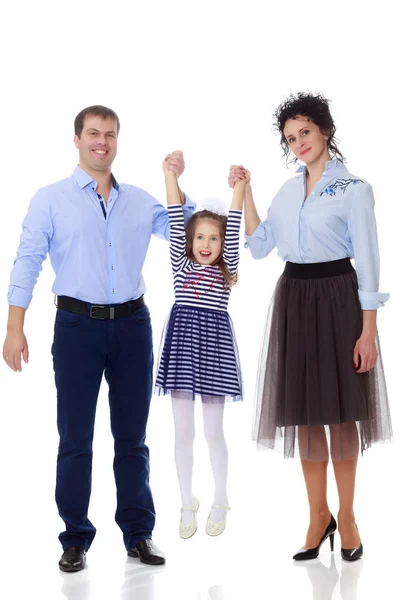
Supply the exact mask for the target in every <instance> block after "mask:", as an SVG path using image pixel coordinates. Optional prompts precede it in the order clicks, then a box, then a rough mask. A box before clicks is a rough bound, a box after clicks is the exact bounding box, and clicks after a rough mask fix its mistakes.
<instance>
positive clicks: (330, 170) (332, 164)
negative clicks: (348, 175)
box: [296, 158, 347, 175]
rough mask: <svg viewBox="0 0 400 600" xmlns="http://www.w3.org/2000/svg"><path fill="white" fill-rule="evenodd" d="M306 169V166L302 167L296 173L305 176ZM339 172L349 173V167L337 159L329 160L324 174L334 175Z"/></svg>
mask: <svg viewBox="0 0 400 600" xmlns="http://www.w3.org/2000/svg"><path fill="white" fill-rule="evenodd" d="M306 169H307V167H306V166H305V165H302V166H301V167H299V168H298V169H297V171H296V173H302V174H304V173H305V172H306ZM337 171H347V167H346V165H345V164H344V163H343V161H342V160H339V159H336V158H334V159H332V160H327V161H326V163H325V170H324V173H323V174H324V175H325V174H329V175H334V174H335V173H336V172H337Z"/></svg>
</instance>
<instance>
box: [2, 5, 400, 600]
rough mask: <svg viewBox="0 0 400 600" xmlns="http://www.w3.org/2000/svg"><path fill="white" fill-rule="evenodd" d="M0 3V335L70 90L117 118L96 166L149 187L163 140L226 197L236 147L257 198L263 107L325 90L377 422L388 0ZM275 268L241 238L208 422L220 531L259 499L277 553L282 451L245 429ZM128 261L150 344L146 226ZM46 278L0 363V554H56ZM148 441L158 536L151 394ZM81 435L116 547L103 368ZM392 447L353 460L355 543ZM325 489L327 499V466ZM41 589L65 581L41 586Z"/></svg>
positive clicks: (164, 476) (392, 245)
mask: <svg viewBox="0 0 400 600" xmlns="http://www.w3.org/2000/svg"><path fill="white" fill-rule="evenodd" d="M0 20H1V22H2V25H3V32H2V39H1V40H0V50H1V56H2V64H1V82H2V93H1V100H0V102H1V124H2V127H1V144H0V154H1V165H2V205H1V211H2V212H1V214H2V219H1V236H0V257H1V263H0V291H1V294H0V314H1V322H2V323H3V327H2V332H3V335H4V334H5V325H6V318H7V310H8V307H7V301H6V292H7V287H8V277H9V272H10V269H11V266H12V263H13V260H14V257H15V252H16V249H17V245H18V240H19V235H20V229H21V221H22V219H23V216H24V215H25V213H26V210H27V207H28V203H29V201H30V198H31V197H32V195H33V194H34V193H35V191H36V190H37V189H38V188H39V187H41V186H43V185H47V184H49V183H51V182H54V181H57V180H58V179H61V178H63V177H66V176H68V175H70V174H71V173H72V171H73V169H74V167H75V164H76V161H77V154H76V150H75V148H74V145H73V120H74V117H75V115H76V114H77V113H78V112H79V111H80V110H81V109H82V108H84V107H85V106H88V105H90V104H104V105H106V106H109V107H111V108H113V109H114V110H115V111H116V112H117V113H118V115H119V117H120V120H121V133H120V138H119V150H118V156H117V159H116V161H115V164H114V173H115V175H116V177H117V179H118V180H119V181H120V182H128V183H133V184H135V185H138V186H141V187H143V188H145V189H146V190H147V191H149V192H150V193H152V194H153V195H154V196H155V197H156V198H158V199H159V200H160V201H162V202H165V200H164V189H163V176H162V171H161V166H160V163H161V160H162V159H163V157H164V155H165V154H166V153H167V152H170V151H172V150H174V149H182V150H183V151H184V153H185V159H186V165H187V166H186V171H185V173H184V175H183V176H182V178H181V186H182V188H183V189H184V190H185V192H187V193H188V194H189V196H190V197H191V198H192V199H193V200H195V201H196V202H201V200H202V199H203V198H204V197H205V196H208V195H217V196H220V197H222V198H224V199H225V200H226V202H227V204H228V203H229V202H230V198H231V193H230V190H229V188H228V186H227V183H226V180H227V175H228V169H229V165H230V164H231V163H238V162H241V163H243V164H245V165H246V167H248V168H249V169H250V170H251V171H252V178H253V189H254V195H255V199H256V203H257V206H258V208H259V212H260V215H262V216H265V214H266V211H267V207H268V205H269V203H270V200H271V199H272V196H273V194H274V193H275V192H276V190H277V189H278V187H279V186H280V185H281V184H282V182H283V181H284V180H285V179H286V178H287V177H289V176H290V175H291V171H290V170H288V169H287V168H286V167H285V165H284V163H283V161H282V160H281V149H280V147H279V140H278V137H277V135H275V134H274V133H273V132H272V112H273V110H274V109H275V108H276V106H277V105H278V104H279V102H280V101H281V100H282V99H283V98H284V97H285V96H286V95H287V94H288V93H289V92H290V91H294V92H297V91H300V90H310V91H322V92H323V93H324V94H325V95H326V96H327V97H328V98H330V99H332V105H331V108H332V113H333V116H334V118H335V120H336V124H337V129H338V132H337V135H338V138H339V140H340V148H341V150H342V152H343V154H344V155H345V156H346V158H347V159H348V164H349V168H350V170H351V171H352V172H353V173H355V174H356V175H359V176H360V177H362V178H363V179H366V180H367V181H369V182H370V183H371V184H372V185H373V188H374V192H375V198H376V216H377V221H378V229H379V240H380V251H381V286H380V289H381V291H383V292H390V293H391V300H390V301H389V302H388V304H387V306H386V307H385V308H384V309H381V310H380V311H379V329H380V337H381V344H382V348H383V359H384V364H385V368H386V376H387V385H388V390H389V397H390V400H391V407H392V416H393V423H394V430H395V433H396V431H397V429H398V422H399V407H398V401H397V399H398V387H397V385H396V379H395V378H396V376H397V369H398V339H399V327H398V319H397V314H398V310H399V304H398V303H399V278H398V267H396V263H397V240H398V215H399V209H398V201H399V196H398V186H397V184H396V180H395V176H396V167H397V156H396V152H397V149H398V147H397V139H398V133H397V129H398V122H397V121H398V97H397V95H396V92H397V79H398V75H397V73H398V58H399V46H398V32H397V21H396V19H395V18H394V8H392V3H391V2H390V1H383V2H380V3H379V5H377V4H376V3H366V2H343V1H341V0H340V1H337V2H335V3H332V4H324V3H321V2H319V1H315V2H314V1H312V2H303V3H298V2H292V1H288V2H285V3H282V4H280V3H275V4H274V5H273V6H270V5H268V4H267V3H265V2H262V1H260V2H256V1H253V0H247V1H246V3H241V2H237V1H236V0H231V1H230V2H227V1H218V0H214V2H212V1H210V0H203V1H202V2H193V1H191V0H187V1H186V2H185V1H182V0H178V1H175V2H174V1H172V2H161V1H160V2H157V1H153V0H147V1H146V2H121V1H119V0H114V2H112V3H110V2H107V3H106V2H103V1H101V0H99V1H97V2H92V1H84V0H81V1H80V2H78V1H76V0H70V1H69V2H68V3H63V4H61V3H58V2H50V1H49V2H46V1H44V0H38V1H37V2H27V1H25V2H20V3H18V4H17V3H15V4H11V3H8V5H7V6H3V7H2V9H1V15H0ZM282 268H283V264H282V263H281V261H280V260H279V259H278V258H277V256H276V254H275V252H274V253H273V255H272V256H270V257H269V258H268V259H266V260H264V261H259V262H257V261H253V260H252V259H251V257H250V255H249V253H248V252H247V251H245V250H244V248H243V249H242V258H241V263H240V271H239V277H240V284H239V286H238V288H237V289H235V291H234V292H233V293H232V296H231V303H230V313H231V316H232V318H233V321H234V324H235V327H236V332H237V337H238V342H239V349H240V351H241V358H242V367H243V374H244V381H245V394H246V398H245V402H244V404H243V406H227V411H226V431H227V438H228V443H229V446H230V457H231V458H230V501H231V504H232V506H233V507H234V508H235V510H234V511H232V514H231V515H230V519H231V524H232V526H231V527H232V530H234V527H235V526H236V527H237V529H236V534H237V535H238V536H241V537H242V536H243V533H244V531H247V530H246V529H243V527H244V524H245V523H246V519H247V517H248V516H249V512H251V514H252V518H254V515H255V514H256V515H258V514H261V513H262V517H261V523H262V525H261V526H260V527H261V530H260V531H261V537H260V538H259V543H260V545H261V546H262V545H263V544H264V543H267V540H268V545H269V546H270V547H271V546H274V544H278V546H279V544H283V546H282V552H285V553H287V555H288V556H290V555H291V553H292V550H293V551H295V550H296V547H297V546H300V545H301V543H302V542H303V538H304V534H305V527H306V522H307V503H306V497H305V491H304V489H303V483H302V477H301V473H300V466H299V465H298V464H297V463H295V462H287V461H286V462H284V461H283V460H282V458H281V457H280V456H278V455H275V454H273V453H267V454H265V453H256V452H255V449H254V448H253V446H252V444H251V443H250V441H249V437H250V423H251V416H252V402H253V391H254V382H255V376H256V369H257V359H258V351H259V345H260V340H261V334H262V328H263V325H264V320H265V316H266V312H267V307H268V302H269V298H270V296H271V294H272V292H273V288H274V285H275V282H276V279H277V277H278V276H279V274H280V272H281V270H282ZM144 275H145V279H146V283H147V287H148V292H147V294H146V299H147V303H148V305H149V307H150V310H151V313H152V320H153V329H154V345H155V350H156V352H155V354H156V356H157V352H158V344H159V340H160V336H161V331H162V327H163V323H164V319H165V317H166V315H167V312H168V310H169V308H170V306H171V304H172V302H173V294H172V277H171V273H170V266H169V257H168V246H167V244H166V243H165V242H162V241H160V240H157V239H154V240H153V241H152V244H151V247H150V250H149V253H148V257H147V261H146V265H145V270H144ZM52 282H53V272H52V270H51V267H50V264H49V262H48V261H46V263H45V264H44V268H43V272H42V274H41V275H40V278H39V282H38V284H37V286H36V289H35V292H34V299H33V302H32V304H31V307H30V309H29V311H28V313H27V318H26V335H27V338H28V342H29V344H30V363H29V365H28V366H26V365H24V367H23V372H22V373H19V374H15V373H13V372H11V371H10V370H8V369H7V367H6V366H5V364H3V363H2V364H0V382H1V385H0V415H1V420H0V449H1V452H0V456H1V464H2V467H1V473H2V475H1V487H2V489H3V493H2V494H1V496H0V503H1V518H2V521H3V525H2V528H3V529H2V538H3V541H4V540H6V541H7V546H8V548H7V554H11V555H12V554H14V556H16V555H18V552H20V550H21V549H24V550H29V551H30V550H31V548H32V545H33V546H35V547H37V548H38V552H39V551H40V553H41V555H42V558H41V561H42V564H43V563H44V564H47V563H48V564H49V567H50V568H51V569H53V567H54V569H56V562H55V561H56V560H57V559H58V553H59V550H60V547H59V546H58V541H57V539H56V536H57V534H58V532H59V531H60V527H61V521H59V518H58V515H57V511H56V507H55V503H54V479H55V461H56V451H57V442H58V440H57V431H56V414H55V388H54V383H53V373H52V362H51V355H50V346H51V341H52V328H53V319H54V312H55V308H54V306H53V296H52V294H51V291H50V288H51V285H52ZM198 416H199V417H200V416H201V415H200V413H199V415H198ZM198 431H199V436H198V440H197V442H196V475H195V491H196V493H197V494H198V495H200V496H201V498H202V500H203V503H204V506H206V507H207V505H208V504H209V503H210V502H211V500H212V481H211V475H210V469H209V466H208V460H207V458H208V457H207V452H206V447H205V445H204V442H203V441H202V439H201V435H200V434H201V424H200V422H199V427H198ZM148 443H149V446H150V448H151V455H152V476H151V478H152V479H151V480H152V487H153V492H154V497H155V502H156V507H157V509H158V521H157V528H156V532H155V539H156V542H157V543H158V544H159V545H160V546H162V547H163V548H165V549H166V550H169V545H170V540H171V538H173V539H174V540H175V539H176V537H177V533H176V532H177V525H178V519H179V495H178V486H177V482H176V477H175V470H174V464H173V448H172V444H173V431H172V417H171V411H170V406H169V402H168V400H167V399H165V398H154V401H153V405H152V410H151V416H150V422H149V428H148ZM94 451H95V457H94V474H93V493H92V503H91V510H90V515H89V516H90V517H91V519H92V520H93V521H94V522H95V524H96V526H97V527H98V529H99V533H98V540H96V542H95V544H98V546H99V547H100V543H99V540H100V541H101V540H103V542H106V543H107V544H111V543H112V544H113V547H115V548H117V547H118V548H119V549H120V551H121V553H122V552H123V549H122V543H121V540H120V533H119V531H118V530H117V528H116V526H115V525H114V524H113V513H114V508H115V506H114V505H115V489H114V482H113V474H112V438H111V433H110V431H109V420H108V408H107V390H106V387H105V386H104V387H103V388H102V390H101V394H100V398H99V405H98V413H97V423H96V433H95V445H94ZM398 459H399V449H398V445H397V444H396V443H394V444H393V445H391V446H389V447H385V448H377V449H375V450H368V451H367V453H366V456H365V458H364V459H363V460H362V461H361V463H360V470H359V479H358V491H357V515H358V519H359V521H360V523H361V526H362V527H363V532H364V540H365V539H367V536H369V537H370V544H372V543H373V544H376V545H378V544H385V543H386V542H388V539H389V537H391V536H389V534H387V533H385V532H386V531H387V530H388V528H389V527H390V526H391V521H390V519H391V509H393V511H394V510H395V507H396V510H397V506H398V500H399V497H398V492H397V472H398V470H397V465H398ZM392 473H393V475H392ZM330 495H331V499H332V510H336V508H337V499H336V493H335V492H334V487H333V479H332V478H331V479H330ZM380 506H384V509H382V508H380ZM250 507H251V508H250ZM205 510H206V509H205ZM260 511H261V512H260ZM288 515H289V517H287V516H288ZM284 517H285V519H286V518H288V521H287V524H285V523H286V521H285V522H283V521H282V519H283V518H284ZM277 522H278V523H281V525H282V533H280V529H278V530H275V529H274V530H273V531H274V532H275V533H274V536H273V537H272V540H271V531H272V530H271V529H270V527H272V525H273V523H275V525H276V523H277ZM262 532H264V534H265V536H266V537H264V538H263V537H262ZM289 532H290V535H289ZM236 534H235V535H236ZM224 535H225V534H224ZM226 535H227V536H228V535H229V533H228V530H227V533H226ZM374 535H375V537H374ZM385 535H386V536H387V537H385ZM157 536H158V537H157ZM235 541H237V537H235ZM232 542H233V540H232ZM198 543H199V544H200V542H198ZM192 547H193V546H192ZM179 548H180V547H179ZM220 548H221V546H220ZM224 548H225V547H224ZM47 550H49V555H48V556H47V554H46V552H47ZM177 552H178V550H177ZM224 552H225V550H224ZM43 553H44V556H43ZM22 556H23V555H21V558H22ZM214 583H216V584H219V583H221V582H220V581H219V580H215V581H214ZM26 585H27V586H28V583H26ZM371 585H373V584H372V583H371V582H370V584H369V586H371ZM27 589H28V588H27ZM368 589H372V588H371V587H369V588H368ZM196 593H197V592H196ZM199 593H200V592H199ZM121 594H122V592H121ZM9 597H11V596H9ZM16 597H20V596H18V595H17V596H16ZM49 597H50V596H49ZM51 597H52V598H58V597H60V598H64V597H65V595H60V596H57V594H56V593H55V592H54V591H53V593H52V596H51ZM67 597H72V596H67ZM77 597H78V596H77ZM80 597H82V598H86V597H89V596H84V595H82V596H80ZM93 597H97V596H95V595H94V596H93ZM110 597H111V596H110ZM113 597H117V596H116V595H115V594H114V596H113ZM121 597H122V595H121ZM124 597H125V596H124ZM126 597H128V596H126ZM143 597H145V596H143ZM149 597H151V598H153V596H149ZM155 597H156V596H155V595H154V598H155ZM190 597H191V596H190ZM200 597H201V598H202V597H203V596H200V595H199V596H195V595H194V596H193V598H200ZM209 597H212V596H211V595H210V596H209ZM214 597H215V598H217V597H218V598H219V596H214ZM220 597H221V598H222V596H220ZM157 598H158V596H157ZM185 598H186V599H187V598H189V595H186V596H185Z"/></svg>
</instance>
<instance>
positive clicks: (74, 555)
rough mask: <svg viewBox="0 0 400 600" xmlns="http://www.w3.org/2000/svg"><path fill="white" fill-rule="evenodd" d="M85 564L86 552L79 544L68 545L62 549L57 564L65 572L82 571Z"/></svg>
mask: <svg viewBox="0 0 400 600" xmlns="http://www.w3.org/2000/svg"><path fill="white" fill-rule="evenodd" d="M85 565H86V552H85V551H84V549H83V548H81V547H80V546H70V547H69V548H67V549H66V550H65V551H64V554H63V555H62V557H61V558H60V561H59V563H58V566H59V567H60V569H61V571H65V573H75V571H82V569H84V568H85Z"/></svg>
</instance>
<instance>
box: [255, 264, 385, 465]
mask: <svg viewBox="0 0 400 600" xmlns="http://www.w3.org/2000/svg"><path fill="white" fill-rule="evenodd" d="M361 331H362V310H361V307H360V303H359V299H358V285H357V276H356V272H355V271H354V269H353V267H352V265H351V262H350V260H349V259H344V260H338V261H333V262H328V263H317V264H301V265H297V264H294V263H286V267H285V271H284V273H283V275H282V276H281V277H280V279H279V280H278V283H277V286H276V290H275V294H274V297H273V299H272V301H271V305H270V309H269V312H268V318H267V325H266V329H265V333H264V339H263V343H262V348H261V355H260V362H259V369H258V381H257V389H256V403H255V413H254V419H253V439H254V440H255V441H256V442H257V444H258V446H259V447H260V448H265V449H268V448H274V449H277V450H280V451H281V452H282V453H283V454H284V457H285V458H290V457H294V456H295V455H299V456H300V457H301V458H302V459H308V460H327V458H328V457H329V450H330V454H331V456H332V458H333V459H334V460H339V459H350V458H354V457H356V456H357V455H358V453H359V450H360V449H361V452H364V450H365V449H366V448H369V447H370V446H371V445H372V444H373V443H374V442H383V441H388V440H390V439H391V437H392V426H391V419H390V411H389V404H388V399H387V391H386V384H385V377H384V371H383V365H382V359H381V353H380V346H379V340H378V339H377V340H376V344H377V350H378V361H377V363H376V366H375V367H374V368H373V369H371V370H370V371H368V372H367V373H357V372H356V369H355V368H354V363H353V351H354V346H355V344H356V341H357V340H358V338H359V337H360V335H361Z"/></svg>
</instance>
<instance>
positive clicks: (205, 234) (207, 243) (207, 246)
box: [193, 219, 222, 265]
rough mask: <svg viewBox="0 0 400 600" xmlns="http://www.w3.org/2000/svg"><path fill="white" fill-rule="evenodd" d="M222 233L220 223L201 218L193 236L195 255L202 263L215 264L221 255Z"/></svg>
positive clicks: (197, 260)
mask: <svg viewBox="0 0 400 600" xmlns="http://www.w3.org/2000/svg"><path fill="white" fill-rule="evenodd" d="M221 250H222V235H221V230H220V227H219V226H218V223H216V221H214V220H212V219H200V221H199V222H198V223H197V225H196V229H195V231H194V236H193V256H194V258H195V260H196V262H198V263H199V264H201V265H212V264H214V263H215V262H216V261H217V260H218V258H219V257H220V255H221Z"/></svg>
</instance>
